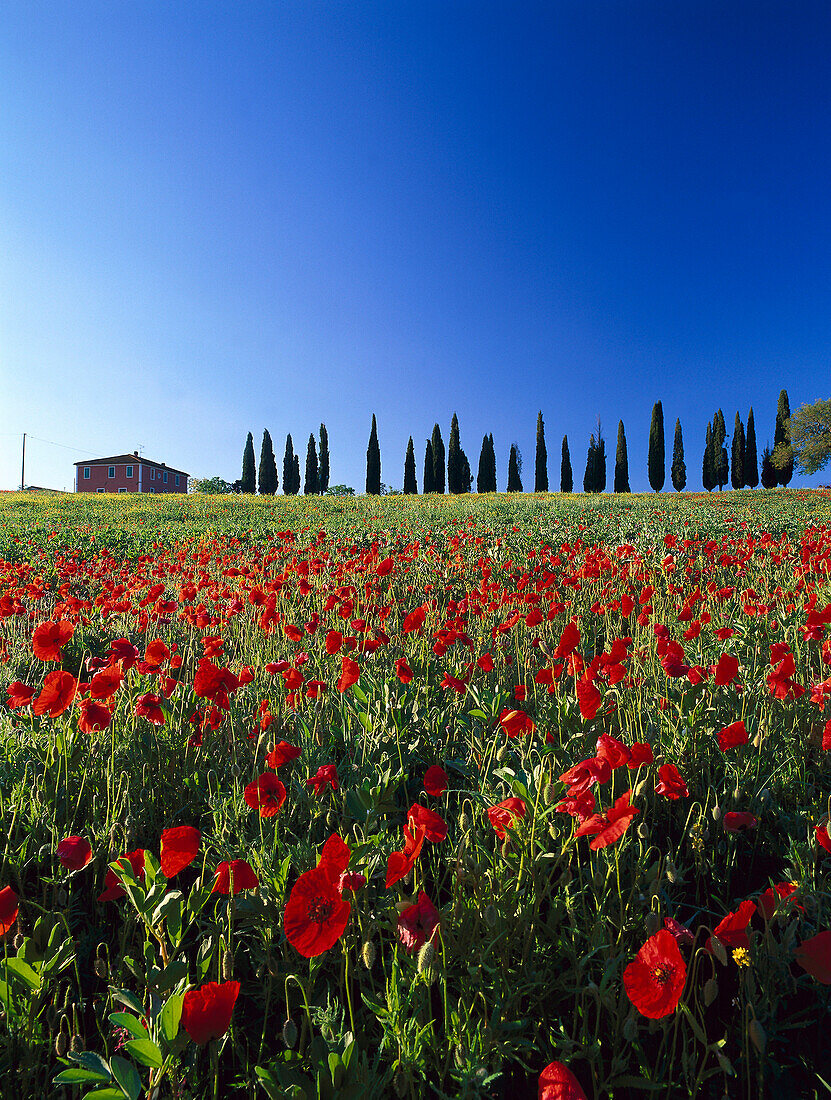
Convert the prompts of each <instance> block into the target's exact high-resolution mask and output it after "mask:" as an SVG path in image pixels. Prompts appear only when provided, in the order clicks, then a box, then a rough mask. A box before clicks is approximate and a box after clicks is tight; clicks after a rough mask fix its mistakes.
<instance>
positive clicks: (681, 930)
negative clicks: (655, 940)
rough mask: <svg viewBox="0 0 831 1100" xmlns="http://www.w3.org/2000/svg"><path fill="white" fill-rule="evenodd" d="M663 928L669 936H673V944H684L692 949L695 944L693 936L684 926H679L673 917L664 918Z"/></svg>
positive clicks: (679, 923) (678, 922)
mask: <svg viewBox="0 0 831 1100" xmlns="http://www.w3.org/2000/svg"><path fill="white" fill-rule="evenodd" d="M664 928H666V930H667V932H669V933H670V935H672V936H675V942H676V943H677V944H679V945H680V944H682V943H684V944H687V946H689V947H692V945H693V944H694V943H695V936H693V934H692V932H691V931H690V930H689V928H687V926H686V924H681V922H680V921H677V920H676V919H675V917H664Z"/></svg>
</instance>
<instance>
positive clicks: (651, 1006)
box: [623, 928, 687, 1020]
mask: <svg viewBox="0 0 831 1100" xmlns="http://www.w3.org/2000/svg"><path fill="white" fill-rule="evenodd" d="M686 980H687V964H686V963H685V962H684V958H683V956H682V954H681V952H680V951H679V949H678V944H677V943H676V941H675V937H674V936H673V935H672V933H671V932H668V931H667V930H666V929H665V928H662V929H660V931H658V932H656V933H655V935H654V936H650V937H649V939H648V940H647V941H646V943H645V944H644V945H643V947H642V948H641V949H640V951H639V952H638V953H637V955H636V956H635V958H634V959H633V960H632V962H630V963H629V965H628V966H627V967H626V969H625V970H624V972H623V985H624V987H625V989H626V995H627V997H628V998H629V1000H630V1001H631V1002H632V1004H633V1005H634V1006H635V1008H636V1009H637V1010H638V1012H640V1014H641V1015H642V1016H647V1017H649V1019H650V1020H660V1019H661V1018H662V1017H663V1016H669V1015H670V1013H672V1012H674V1011H675V1007H676V1005H677V1004H678V1002H679V1000H680V999H681V994H682V993H683V992H684V984H685V982H686Z"/></svg>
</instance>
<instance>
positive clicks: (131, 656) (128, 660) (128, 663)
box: [108, 638, 139, 672]
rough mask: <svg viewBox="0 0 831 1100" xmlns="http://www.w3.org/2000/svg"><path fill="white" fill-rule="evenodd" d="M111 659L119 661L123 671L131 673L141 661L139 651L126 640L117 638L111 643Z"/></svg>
mask: <svg viewBox="0 0 831 1100" xmlns="http://www.w3.org/2000/svg"><path fill="white" fill-rule="evenodd" d="M108 656H109V658H110V659H111V660H113V661H118V663H119V665H121V668H122V671H124V672H129V671H130V669H131V668H132V667H133V665H134V664H135V663H136V662H137V661H138V659H139V651H138V650H137V649H136V647H135V646H134V645H133V644H132V642H129V641H128V640H127V639H126V638H116V639H115V640H114V641H112V642H110V652H109V654H108Z"/></svg>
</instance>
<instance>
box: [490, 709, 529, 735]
mask: <svg viewBox="0 0 831 1100" xmlns="http://www.w3.org/2000/svg"><path fill="white" fill-rule="evenodd" d="M499 723H500V725H501V726H502V729H503V730H504V731H505V733H506V734H507V735H508V737H510V738H514V737H519V735H520V734H521V733H533V732H534V730H535V729H536V728H537V727H536V726H535V725H534V723H533V721H532V720H531V718H530V716H529V715H527V714H526V713H525V711H522V710H503V711H502V713H501V714H500V715H499Z"/></svg>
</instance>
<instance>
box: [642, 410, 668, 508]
mask: <svg viewBox="0 0 831 1100" xmlns="http://www.w3.org/2000/svg"><path fill="white" fill-rule="evenodd" d="M647 467H648V470H649V484H650V485H651V486H652V488H653V489H654V490H655V492H656V493H660V491H661V489H663V487H664V481H665V480H666V457H665V444H664V410H663V406H662V405H661V402H660V401H656V402H655V404H654V405H653V406H652V423H651V424H650V425H649V457H648V459H647Z"/></svg>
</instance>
